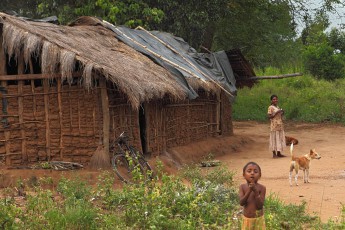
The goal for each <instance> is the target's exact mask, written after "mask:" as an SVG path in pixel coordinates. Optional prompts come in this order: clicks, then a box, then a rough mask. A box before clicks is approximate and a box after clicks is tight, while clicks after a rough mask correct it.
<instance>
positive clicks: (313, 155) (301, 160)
mask: <svg viewBox="0 0 345 230" xmlns="http://www.w3.org/2000/svg"><path fill="white" fill-rule="evenodd" d="M290 154H291V163H290V174H289V182H290V186H292V182H291V177H292V171H293V170H295V173H296V175H295V183H296V185H298V183H297V179H298V171H299V170H303V176H304V183H309V182H310V181H309V168H310V161H311V160H312V159H320V158H321V156H320V155H319V154H318V153H317V152H316V151H315V149H311V150H310V152H309V153H308V154H305V155H304V156H300V157H295V156H294V155H293V143H292V144H291V145H290Z"/></svg>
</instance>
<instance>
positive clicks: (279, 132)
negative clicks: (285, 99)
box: [267, 95, 286, 158]
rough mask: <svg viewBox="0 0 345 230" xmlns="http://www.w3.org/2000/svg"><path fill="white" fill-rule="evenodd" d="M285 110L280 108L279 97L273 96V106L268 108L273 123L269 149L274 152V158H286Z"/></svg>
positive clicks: (268, 114)
mask: <svg viewBox="0 0 345 230" xmlns="http://www.w3.org/2000/svg"><path fill="white" fill-rule="evenodd" d="M283 114H284V110H282V109H281V108H279V106H278V96H277V95H272V96H271V105H270V106H269V107H268V112H267V116H268V118H269V119H270V121H271V127H270V128H271V132H270V142H269V149H270V150H271V151H272V152H273V158H277V157H285V155H283V154H282V153H283V150H284V147H285V145H286V144H285V132H284V124H283Z"/></svg>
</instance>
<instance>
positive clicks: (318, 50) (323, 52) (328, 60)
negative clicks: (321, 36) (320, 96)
mask: <svg viewBox="0 0 345 230" xmlns="http://www.w3.org/2000/svg"><path fill="white" fill-rule="evenodd" d="M344 61H345V58H344V55H342V54H338V53H334V48H333V47H331V46H330V45H328V44H327V43H322V44H317V45H309V46H307V48H306V50H305V51H304V65H305V69H306V70H307V71H309V72H310V73H311V74H312V75H313V76H315V77H316V78H323V79H326V80H335V79H337V78H343V77H344V70H345V62H344Z"/></svg>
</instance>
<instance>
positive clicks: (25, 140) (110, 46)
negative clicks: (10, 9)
mask: <svg viewBox="0 0 345 230" xmlns="http://www.w3.org/2000/svg"><path fill="white" fill-rule="evenodd" d="M119 37H120V36H119V35H118V34H116V33H114V31H113V30H112V29H110V28H109V25H108V24H107V23H105V22H102V21H100V20H98V19H96V18H92V17H82V18H79V19H77V20H76V21H75V22H73V23H71V24H70V25H69V26H61V25H56V24H51V23H46V22H42V21H39V22H37V21H29V20H25V19H21V18H17V17H14V16H10V15H7V14H4V13H0V82H1V88H0V93H1V96H2V114H1V116H2V127H1V128H0V139H1V142H0V161H2V162H3V163H4V164H7V165H13V164H23V163H30V162H36V161H41V160H65V161H75V162H81V163H88V162H89V160H90V157H91V156H92V154H93V153H94V151H95V150H96V148H97V146H98V145H100V144H101V145H104V147H105V149H106V150H108V149H109V143H111V142H112V141H114V140H115V139H116V137H117V135H118V134H119V133H121V132H122V131H127V133H128V134H129V135H130V140H131V144H133V145H135V146H136V147H137V148H139V149H142V150H143V151H144V152H145V153H152V154H159V153H160V152H162V151H164V150H166V149H167V148H170V147H173V146H176V145H181V144H188V143H191V142H195V141H198V140H202V139H205V138H208V137H212V136H216V135H220V134H221V135H229V134H231V133H232V122H231V103H230V102H229V95H232V94H234V93H235V88H234V85H233V86H232V87H233V88H232V90H233V91H231V92H230V90H229V87H228V85H227V82H225V83H224V82H222V81H221V80H219V79H220V78H218V79H217V78H213V79H203V78H202V77H200V71H201V72H204V71H206V72H207V71H209V70H205V67H204V66H202V65H201V64H200V63H198V62H195V63H193V65H192V66H193V67H192V68H190V66H191V65H190V63H189V62H190V61H186V62H187V63H188V64H187V65H186V63H185V62H184V61H180V62H181V63H179V64H178V66H174V65H173V64H171V65H170V66H168V65H167V64H166V62H163V61H162V62H161V61H160V60H158V59H155V58H152V56H151V57H150V56H149V55H147V54H145V53H144V54H143V53H140V52H138V51H136V50H135V49H134V48H135V47H134V48H132V47H130V46H129V45H128V44H125V43H124V42H123V41H120V40H119V39H118V38H119ZM199 59H200V57H199ZM162 60H164V59H162ZM200 60H201V59H200ZM164 63H165V64H164ZM159 64H160V65H159ZM163 66H164V67H163ZM181 66H184V69H181V68H180V67H181ZM173 67H176V68H175V69H174V68H173ZM195 68H196V69H195ZM230 68H231V67H230ZM197 69H198V70H197ZM200 69H201V70H200ZM186 74H189V75H190V76H189V77H188V78H183V76H185V75H186ZM209 74H210V75H212V76H213V75H214V74H212V72H210V73H209ZM198 75H199V77H198ZM215 79H216V80H215Z"/></svg>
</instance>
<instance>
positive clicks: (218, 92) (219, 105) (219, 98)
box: [216, 91, 230, 133]
mask: <svg viewBox="0 0 345 230" xmlns="http://www.w3.org/2000/svg"><path fill="white" fill-rule="evenodd" d="M221 93H222V92H220V91H217V105H216V111H217V112H216V123H217V124H218V125H217V127H216V129H217V130H216V132H218V133H220V129H221V126H220V122H221V121H222V117H221V116H222V113H221V108H222V103H221V100H222V99H221V96H220V94H221ZM229 119H230V118H229Z"/></svg>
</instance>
